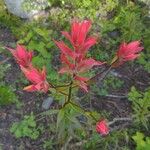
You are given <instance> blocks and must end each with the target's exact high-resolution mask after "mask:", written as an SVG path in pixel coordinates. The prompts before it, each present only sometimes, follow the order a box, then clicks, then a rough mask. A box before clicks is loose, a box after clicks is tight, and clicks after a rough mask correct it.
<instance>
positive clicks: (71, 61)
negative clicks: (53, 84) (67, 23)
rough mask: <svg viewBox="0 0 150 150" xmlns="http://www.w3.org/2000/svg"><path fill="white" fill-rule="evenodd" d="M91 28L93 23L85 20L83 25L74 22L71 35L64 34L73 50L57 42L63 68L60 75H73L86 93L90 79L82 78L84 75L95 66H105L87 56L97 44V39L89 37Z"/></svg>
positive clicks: (61, 42)
mask: <svg viewBox="0 0 150 150" xmlns="http://www.w3.org/2000/svg"><path fill="white" fill-rule="evenodd" d="M90 28H91V21H88V20H84V21H82V22H81V23H80V22H77V21H73V22H72V25H71V33H70V34H69V33H68V32H64V31H63V32H62V34H63V35H64V36H65V37H66V38H67V39H68V40H69V41H70V43H71V45H72V48H69V47H68V46H67V45H66V44H65V43H64V42H63V41H59V42H58V41H55V43H56V45H57V46H58V48H59V49H60V50H61V62H62V64H63V67H62V68H61V69H60V71H59V73H68V74H71V75H72V76H73V78H74V80H75V81H76V84H78V85H79V86H80V87H81V88H82V89H84V90H85V91H86V92H87V91H88V89H87V84H86V81H87V80H88V78H86V77H82V73H84V72H86V71H88V70H89V69H91V68H92V67H93V66H98V65H102V64H104V63H103V62H100V61H96V60H94V59H92V58H86V54H87V52H88V50H89V48H90V47H91V46H93V45H94V44H96V37H87V34H88V32H89V30H90Z"/></svg>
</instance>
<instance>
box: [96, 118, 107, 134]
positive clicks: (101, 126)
mask: <svg viewBox="0 0 150 150" xmlns="http://www.w3.org/2000/svg"><path fill="white" fill-rule="evenodd" d="M96 131H97V132H98V133H99V134H101V135H107V134H108V133H109V127H108V125H107V122H106V121H105V120H101V121H99V122H98V123H97V124H96Z"/></svg>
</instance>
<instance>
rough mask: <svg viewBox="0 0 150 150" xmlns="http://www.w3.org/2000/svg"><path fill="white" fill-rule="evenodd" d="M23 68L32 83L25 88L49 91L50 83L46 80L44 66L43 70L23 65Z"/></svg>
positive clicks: (30, 90)
mask: <svg viewBox="0 0 150 150" xmlns="http://www.w3.org/2000/svg"><path fill="white" fill-rule="evenodd" d="M21 70H22V71H23V73H24V74H25V76H26V78H27V79H28V80H29V81H30V82H31V83H32V85H30V86H27V87H25V88H24V90H26V91H29V92H33V91H42V92H45V93H46V92H47V91H48V89H49V87H50V86H49V84H48V82H47V81H46V69H45V68H43V70H42V71H40V70H37V69H36V68H33V67H31V68H24V67H23V66H21Z"/></svg>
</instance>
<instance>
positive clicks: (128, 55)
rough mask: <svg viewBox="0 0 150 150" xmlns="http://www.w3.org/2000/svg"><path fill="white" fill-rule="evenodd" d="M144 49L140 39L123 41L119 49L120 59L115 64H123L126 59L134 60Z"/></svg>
mask: <svg viewBox="0 0 150 150" xmlns="http://www.w3.org/2000/svg"><path fill="white" fill-rule="evenodd" d="M142 50H143V47H140V41H133V42H131V43H129V44H127V43H125V42H124V43H122V44H121V45H120V47H119V50H118V51H117V58H118V61H117V62H116V63H115V64H114V66H115V67H116V66H119V65H122V64H123V63H124V62H126V61H130V60H134V59H135V58H137V57H138V56H139V55H140V54H139V52H141V51H142Z"/></svg>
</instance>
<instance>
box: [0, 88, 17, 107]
mask: <svg viewBox="0 0 150 150" xmlns="http://www.w3.org/2000/svg"><path fill="white" fill-rule="evenodd" d="M16 102H18V100H17V97H16V95H15V94H14V92H13V91H12V89H11V88H10V87H8V86H1V87H0V105H8V104H12V103H16Z"/></svg>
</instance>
